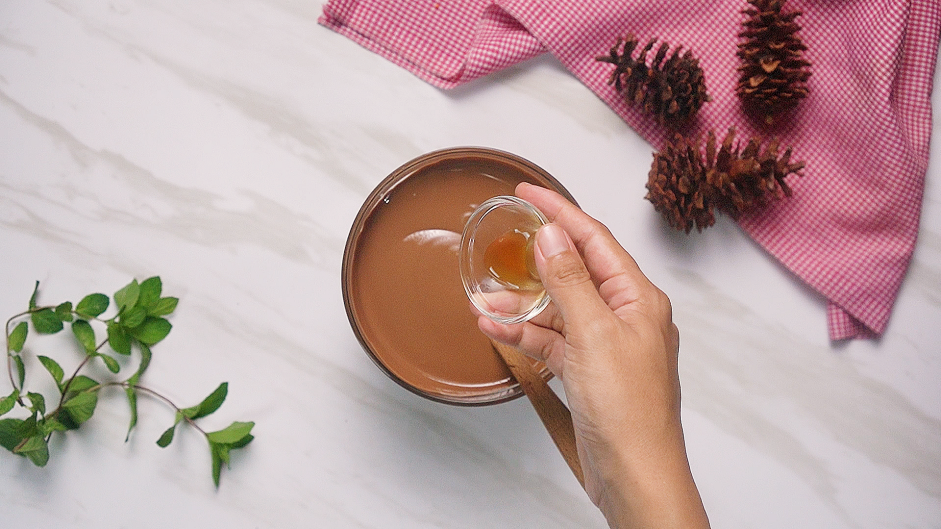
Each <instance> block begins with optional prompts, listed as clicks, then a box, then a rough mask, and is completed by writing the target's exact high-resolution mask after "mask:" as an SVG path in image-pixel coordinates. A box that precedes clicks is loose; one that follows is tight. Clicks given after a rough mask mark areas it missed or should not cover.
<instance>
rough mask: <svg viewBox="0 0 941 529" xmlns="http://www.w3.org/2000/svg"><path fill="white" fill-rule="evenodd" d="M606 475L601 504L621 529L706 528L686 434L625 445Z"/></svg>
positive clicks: (704, 514) (606, 513) (607, 516)
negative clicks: (641, 446) (645, 446)
mask: <svg viewBox="0 0 941 529" xmlns="http://www.w3.org/2000/svg"><path fill="white" fill-rule="evenodd" d="M617 452H619V453H618V455H617V456H616V459H615V461H614V464H612V465H611V466H610V467H609V468H608V469H607V470H608V471H607V472H605V473H604V476H603V477H602V491H601V494H600V495H599V498H598V507H599V509H600V510H601V512H602V513H603V514H604V516H605V518H606V519H607V520H608V524H609V525H610V526H611V527H612V528H616V529H628V528H630V529H634V528H648V527H649V528H683V529H688V528H706V527H709V522H708V519H707V517H706V512H705V509H704V508H703V505H702V500H701V498H700V496H699V491H698V489H697V488H696V484H695V482H694V481H693V476H692V473H691V472H690V469H689V462H688V460H687V457H686V450H685V446H684V444H683V441H682V434H681V436H680V439H679V441H678V446H677V445H676V444H670V443H668V444H658V443H652V444H650V445H649V447H648V449H646V450H644V449H638V448H637V447H634V448H631V449H628V448H627V447H624V448H622V449H620V450H617Z"/></svg>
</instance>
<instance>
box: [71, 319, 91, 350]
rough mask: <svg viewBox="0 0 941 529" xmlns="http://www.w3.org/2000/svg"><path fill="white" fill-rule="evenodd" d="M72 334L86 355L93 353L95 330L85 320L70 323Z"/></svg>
mask: <svg viewBox="0 0 941 529" xmlns="http://www.w3.org/2000/svg"><path fill="white" fill-rule="evenodd" d="M72 334H74V335H75V338H76V339H78V343H79V344H81V346H82V348H83V349H85V352H86V353H93V352H95V330H94V329H92V328H91V324H90V323H88V322H87V321H85V320H75V321H73V322H72Z"/></svg>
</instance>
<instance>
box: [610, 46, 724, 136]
mask: <svg viewBox="0 0 941 529" xmlns="http://www.w3.org/2000/svg"><path fill="white" fill-rule="evenodd" d="M656 42H657V39H650V41H648V42H647V44H646V45H645V46H644V47H643V48H642V49H641V50H640V54H639V55H638V56H637V58H636V59H635V58H633V57H632V55H633V53H634V50H635V49H636V48H637V44H638V43H639V41H638V40H637V39H636V38H634V36H633V35H629V36H628V37H626V38H623V39H618V41H617V42H616V43H615V44H614V46H613V47H612V48H611V51H610V53H609V54H608V55H603V56H601V57H598V58H597V60H598V61H601V62H607V63H611V64H613V65H614V66H615V68H614V71H612V72H611V77H610V79H609V81H608V83H609V84H612V85H614V88H615V90H617V91H618V92H619V93H621V94H622V95H623V96H624V99H625V100H626V101H627V102H628V104H630V105H632V106H639V107H641V108H642V109H643V110H644V112H646V113H648V114H650V115H652V116H654V117H655V118H656V119H657V122H658V123H660V124H661V125H664V126H667V127H670V128H673V129H676V128H679V127H681V126H682V125H683V124H684V123H686V122H687V121H689V119H690V118H692V117H693V116H694V115H695V114H696V112H698V111H699V108H700V107H702V104H703V103H705V102H706V101H709V95H708V94H707V93H706V78H705V76H704V75H703V71H702V68H700V67H699V59H697V58H695V57H694V56H693V54H692V52H691V51H689V50H686V52H685V53H682V54H681V51H682V46H680V47H677V48H676V49H675V50H673V53H672V54H670V56H669V58H667V51H668V50H669V48H670V45H669V44H667V43H662V44H661V45H660V47H659V48H657V53H656V55H655V56H654V58H653V60H651V61H650V66H648V65H647V54H648V53H649V52H650V51H651V50H652V49H653V47H654V44H655V43H656ZM664 59H666V62H664Z"/></svg>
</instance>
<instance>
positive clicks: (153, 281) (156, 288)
mask: <svg viewBox="0 0 941 529" xmlns="http://www.w3.org/2000/svg"><path fill="white" fill-rule="evenodd" d="M162 291H163V283H162V282H161V281H160V277H159V276H154V277H149V278H147V279H145V280H143V281H141V284H140V296H139V297H138V298H137V306H138V307H144V308H145V309H146V308H149V307H150V306H152V305H153V304H154V303H156V302H157V300H159V299H160V293H161V292H162Z"/></svg>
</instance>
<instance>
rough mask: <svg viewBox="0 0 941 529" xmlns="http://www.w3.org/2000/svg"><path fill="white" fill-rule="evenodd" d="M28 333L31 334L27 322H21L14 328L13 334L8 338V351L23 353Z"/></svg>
mask: <svg viewBox="0 0 941 529" xmlns="http://www.w3.org/2000/svg"><path fill="white" fill-rule="evenodd" d="M27 333H29V325H26V322H25V321H21V322H19V323H18V324H17V325H16V327H14V328H13V332H11V333H10V336H9V337H7V348H8V350H10V351H14V352H17V353H18V352H20V351H22V350H23V345H24V344H25V343H26V335H27Z"/></svg>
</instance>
